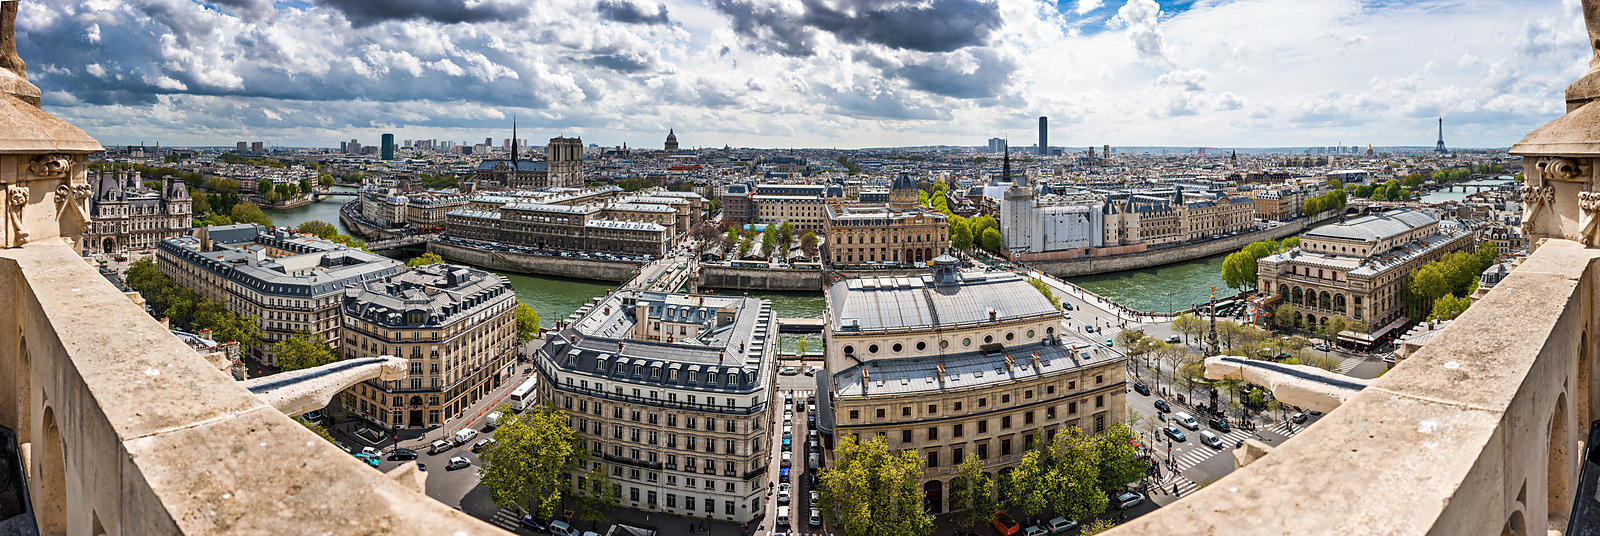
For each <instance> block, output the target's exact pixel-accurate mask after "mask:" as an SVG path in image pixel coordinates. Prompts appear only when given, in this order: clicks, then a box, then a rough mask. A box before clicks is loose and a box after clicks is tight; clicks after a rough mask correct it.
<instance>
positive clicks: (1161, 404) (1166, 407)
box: [1156, 400, 1172, 413]
mask: <svg viewBox="0 0 1600 536" xmlns="http://www.w3.org/2000/svg"><path fill="white" fill-rule="evenodd" d="M1156 411H1159V412H1162V413H1171V412H1172V405H1171V404H1168V403H1167V401H1165V400H1156Z"/></svg>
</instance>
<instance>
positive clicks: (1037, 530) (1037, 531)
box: [1022, 525, 1050, 536]
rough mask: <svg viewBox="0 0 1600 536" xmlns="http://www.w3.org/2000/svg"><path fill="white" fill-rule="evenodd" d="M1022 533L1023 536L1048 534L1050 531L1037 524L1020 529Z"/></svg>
mask: <svg viewBox="0 0 1600 536" xmlns="http://www.w3.org/2000/svg"><path fill="white" fill-rule="evenodd" d="M1022 534H1023V535H1024V536H1050V531H1048V530H1045V528H1044V527H1041V526H1038V525H1029V526H1028V528H1026V529H1023V530H1022Z"/></svg>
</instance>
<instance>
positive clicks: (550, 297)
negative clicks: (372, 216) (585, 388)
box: [266, 187, 823, 351]
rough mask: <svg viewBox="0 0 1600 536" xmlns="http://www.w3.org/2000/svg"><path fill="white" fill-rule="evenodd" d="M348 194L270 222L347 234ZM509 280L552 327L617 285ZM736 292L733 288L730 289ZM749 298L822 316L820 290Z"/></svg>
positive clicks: (794, 343) (781, 311) (275, 214)
mask: <svg viewBox="0 0 1600 536" xmlns="http://www.w3.org/2000/svg"><path fill="white" fill-rule="evenodd" d="M335 189H337V190H346V191H353V190H354V188H348V187H335ZM350 199H351V198H349V197H328V198H324V199H323V200H322V201H318V202H316V203H312V204H310V205H306V206H303V207H299V208H292V209H286V210H266V213H267V215H268V216H271V217H272V221H273V223H276V224H278V225H280V226H290V227H293V226H297V225H300V224H301V223H302V222H305V221H309V220H322V221H325V222H328V223H331V224H333V225H334V226H335V227H338V229H339V232H341V233H349V232H350V231H349V230H348V229H345V227H344V224H342V223H339V207H340V206H341V205H343V204H344V203H346V202H349V201H350ZM498 273H499V274H500V275H502V276H505V278H506V279H508V280H510V281H511V287H512V288H513V289H515V290H516V292H517V298H518V299H519V300H521V301H522V303H526V304H528V306H529V307H532V308H533V310H534V311H537V312H538V313H539V323H540V324H541V325H543V326H545V327H551V326H554V325H555V323H556V321H558V320H562V319H564V318H566V317H567V316H568V315H571V314H572V312H573V311H576V310H577V309H578V307H580V306H582V305H583V304H584V303H587V302H588V301H589V300H592V299H594V298H595V297H597V296H603V295H605V294H606V293H607V292H610V291H611V289H613V288H616V285H614V284H611V283H606V282H600V281H588V280H583V279H568V278H563V277H550V276H538V275H526V274H514V273H505V272H498ZM730 292H736V291H730ZM739 293H740V294H748V295H749V296H751V297H755V298H762V299H766V300H771V301H772V310H773V311H775V312H777V313H778V316H781V317H795V318H821V317H822V307H823V300H822V294H821V293H802V292H765V293H761V292H752V293H744V292H739ZM802 338H809V339H811V341H812V342H811V343H810V346H809V348H808V351H815V350H816V349H817V346H816V344H817V342H818V341H820V338H819V337H789V336H785V337H784V338H783V346H784V348H785V349H788V350H791V351H793V350H795V349H796V348H797V347H798V345H799V343H798V341H799V340H800V339H802Z"/></svg>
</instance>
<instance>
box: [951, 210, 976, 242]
mask: <svg viewBox="0 0 1600 536" xmlns="http://www.w3.org/2000/svg"><path fill="white" fill-rule="evenodd" d="M957 218H960V217H959V216H957ZM950 247H953V248H956V249H972V228H971V227H969V226H967V223H966V218H960V221H954V220H952V221H951V222H950Z"/></svg>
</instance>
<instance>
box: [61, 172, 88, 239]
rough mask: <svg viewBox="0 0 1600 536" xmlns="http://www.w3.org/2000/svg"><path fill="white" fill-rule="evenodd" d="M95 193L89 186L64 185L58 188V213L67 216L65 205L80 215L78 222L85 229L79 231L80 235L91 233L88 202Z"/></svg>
mask: <svg viewBox="0 0 1600 536" xmlns="http://www.w3.org/2000/svg"><path fill="white" fill-rule="evenodd" d="M93 192H94V190H93V189H91V188H89V185H87V184H79V185H76V186H73V185H68V184H62V185H60V186H57V187H56V213H57V214H61V215H65V214H66V211H65V210H63V209H64V208H65V207H64V206H63V205H66V206H70V207H72V211H73V212H76V213H77V214H78V221H79V222H80V223H81V225H82V226H83V229H82V230H81V231H79V232H80V233H86V232H89V210H88V200H89V195H90V194H92V193H93Z"/></svg>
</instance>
